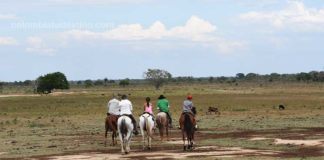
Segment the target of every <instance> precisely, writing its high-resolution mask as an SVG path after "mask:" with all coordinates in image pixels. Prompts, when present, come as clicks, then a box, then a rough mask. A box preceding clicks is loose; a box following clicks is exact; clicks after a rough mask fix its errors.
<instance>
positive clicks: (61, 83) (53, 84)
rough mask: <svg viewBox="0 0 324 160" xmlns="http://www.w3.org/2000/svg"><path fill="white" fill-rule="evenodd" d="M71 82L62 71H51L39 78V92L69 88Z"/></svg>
mask: <svg viewBox="0 0 324 160" xmlns="http://www.w3.org/2000/svg"><path fill="white" fill-rule="evenodd" d="M69 87H70V86H69V83H68V81H67V79H66V77H65V75H64V74H63V73H61V72H55V73H49V74H46V75H45V76H40V77H38V78H37V92H38V93H51V92H52V90H53V89H69Z"/></svg>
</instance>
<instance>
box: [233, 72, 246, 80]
mask: <svg viewBox="0 0 324 160" xmlns="http://www.w3.org/2000/svg"><path fill="white" fill-rule="evenodd" d="M235 77H236V78H237V79H243V78H244V77H245V75H244V73H237V74H236V76H235Z"/></svg>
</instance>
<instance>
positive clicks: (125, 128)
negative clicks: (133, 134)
mask: <svg viewBox="0 0 324 160" xmlns="http://www.w3.org/2000/svg"><path fill="white" fill-rule="evenodd" d="M120 132H121V134H122V136H123V137H124V136H125V135H126V133H127V127H126V121H125V119H124V118H123V119H122V121H121V124H120Z"/></svg>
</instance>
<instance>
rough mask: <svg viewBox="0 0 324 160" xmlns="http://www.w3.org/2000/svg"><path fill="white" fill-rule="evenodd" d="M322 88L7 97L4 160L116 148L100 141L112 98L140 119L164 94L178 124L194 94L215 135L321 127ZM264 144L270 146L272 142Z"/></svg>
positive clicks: (3, 103) (178, 88) (0, 118)
mask: <svg viewBox="0 0 324 160" xmlns="http://www.w3.org/2000/svg"><path fill="white" fill-rule="evenodd" d="M323 86H324V85H321V84H290V85H288V84H272V85H270V84H266V85H262V87H260V85H252V84H244V85H239V86H234V85H229V84H220V85H215V84H204V85H197V84H196V85H191V86H190V85H172V86H166V87H164V88H163V89H161V90H158V91H156V90H154V89H153V88H152V87H148V86H132V87H129V88H119V87H106V88H90V89H80V88H74V89H73V88H72V89H71V90H70V91H69V92H72V93H70V94H55V95H47V96H46V95H43V96H37V97H4V98H0V111H1V112H0V144H1V145H0V153H2V154H0V158H10V157H26V156H34V155H48V154H60V153H66V152H71V151H81V150H100V149H101V150H102V149H105V150H106V149H110V148H111V149H112V147H106V148H105V147H103V143H102V142H103V133H104V124H103V120H104V118H105V112H106V103H107V101H108V99H109V97H110V96H111V95H112V94H113V93H123V94H131V95H130V96H129V97H130V100H131V101H132V102H133V104H134V107H135V111H134V114H135V115H136V116H138V115H140V114H141V112H142V105H143V103H144V100H145V97H147V96H150V97H151V99H152V100H153V103H155V102H156V99H157V97H158V96H159V95H160V94H164V95H165V96H166V97H167V98H168V99H169V101H170V103H171V107H172V108H171V112H172V114H173V119H174V120H175V123H177V119H178V116H179V115H180V113H181V109H182V101H183V100H184V98H185V97H186V95H187V94H189V93H190V94H192V95H193V98H194V99H193V101H194V104H195V106H196V107H197V111H198V117H197V118H198V119H199V123H198V124H199V126H200V128H202V129H205V130H207V131H206V132H208V129H213V130H211V131H210V132H213V133H214V134H217V133H222V132H232V131H241V130H269V129H284V128H296V129H298V128H316V127H323V125H324V90H323ZM279 104H284V105H285V106H286V109H285V110H283V111H279V110H278V108H277V106H278V105H279ZM209 106H217V107H218V108H219V109H220V112H221V116H214V115H205V112H206V111H207V108H208V107H209ZM273 106H275V108H274V107H273ZM215 128H216V129H217V130H214V129H215ZM225 140H226V141H225ZM216 142H219V143H222V144H225V143H226V145H228V146H233V145H236V144H238V142H237V141H232V142H233V143H232V142H231V141H230V140H228V139H221V140H219V141H216ZM264 142H267V143H266V144H267V145H268V141H264ZM135 144H137V143H135ZM231 144H233V145H231ZM249 144H250V143H249ZM255 144H256V145H254V147H258V145H259V146H260V148H267V147H265V146H263V143H260V142H259V143H256V142H255ZM243 147H244V146H243ZM115 149H116V148H115ZM3 152H5V153H3Z"/></svg>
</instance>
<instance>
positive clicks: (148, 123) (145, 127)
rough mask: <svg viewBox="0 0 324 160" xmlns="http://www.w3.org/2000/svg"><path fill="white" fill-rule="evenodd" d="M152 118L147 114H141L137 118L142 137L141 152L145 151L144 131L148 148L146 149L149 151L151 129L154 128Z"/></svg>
mask: <svg viewBox="0 0 324 160" xmlns="http://www.w3.org/2000/svg"><path fill="white" fill-rule="evenodd" d="M154 123H155V122H154V120H153V116H152V115H150V114H148V113H143V114H142V115H141V116H140V118H139V126H140V128H141V134H142V137H143V150H145V131H146V138H147V143H148V146H147V148H148V149H149V150H151V141H152V139H153V128H154Z"/></svg>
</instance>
